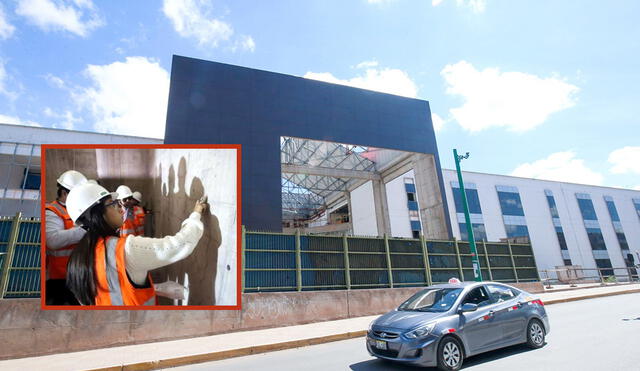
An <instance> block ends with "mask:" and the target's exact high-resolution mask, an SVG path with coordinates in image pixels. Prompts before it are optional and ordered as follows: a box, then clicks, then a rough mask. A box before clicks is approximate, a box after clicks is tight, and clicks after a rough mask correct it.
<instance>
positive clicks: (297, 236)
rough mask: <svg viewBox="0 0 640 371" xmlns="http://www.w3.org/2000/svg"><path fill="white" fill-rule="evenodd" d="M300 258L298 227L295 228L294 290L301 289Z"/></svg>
mask: <svg viewBox="0 0 640 371" xmlns="http://www.w3.org/2000/svg"><path fill="white" fill-rule="evenodd" d="M301 269H302V259H301V257H300V228H296V290H298V291H302V270H301Z"/></svg>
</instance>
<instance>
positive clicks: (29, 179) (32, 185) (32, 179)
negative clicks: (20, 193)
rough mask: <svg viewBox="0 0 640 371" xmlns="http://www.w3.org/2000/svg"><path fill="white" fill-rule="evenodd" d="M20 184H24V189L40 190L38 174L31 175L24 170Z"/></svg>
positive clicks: (31, 173)
mask: <svg viewBox="0 0 640 371" xmlns="http://www.w3.org/2000/svg"><path fill="white" fill-rule="evenodd" d="M22 184H24V189H40V173H33V172H31V171H29V170H27V169H24V178H23V179H22Z"/></svg>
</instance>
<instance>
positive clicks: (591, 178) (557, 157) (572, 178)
mask: <svg viewBox="0 0 640 371" xmlns="http://www.w3.org/2000/svg"><path fill="white" fill-rule="evenodd" d="M575 156H576V154H575V152H573V151H565V152H556V153H552V154H551V155H549V157H547V158H545V159H542V160H538V161H534V162H531V163H524V164H521V165H518V167H516V169H515V170H513V172H511V175H513V176H519V177H524V178H534V179H545V180H555V181H558V182H569V183H579V184H591V185H601V184H602V181H603V179H604V178H603V176H602V175H601V174H599V173H597V172H595V171H593V170H591V169H589V168H588V167H587V166H586V165H585V164H584V160H581V159H578V158H575Z"/></svg>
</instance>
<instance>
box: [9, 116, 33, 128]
mask: <svg viewBox="0 0 640 371" xmlns="http://www.w3.org/2000/svg"><path fill="white" fill-rule="evenodd" d="M0 124H9V125H25V126H39V127H40V126H42V125H40V124H39V123H37V122H34V121H31V120H23V119H21V118H19V117H16V116H7V115H0Z"/></svg>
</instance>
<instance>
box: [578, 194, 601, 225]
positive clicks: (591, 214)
mask: <svg viewBox="0 0 640 371" xmlns="http://www.w3.org/2000/svg"><path fill="white" fill-rule="evenodd" d="M578 206H579V207H580V213H581V214H582V219H584V220H598V217H597V216H596V210H595V209H594V208H593V202H591V200H590V199H587V198H578Z"/></svg>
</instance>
